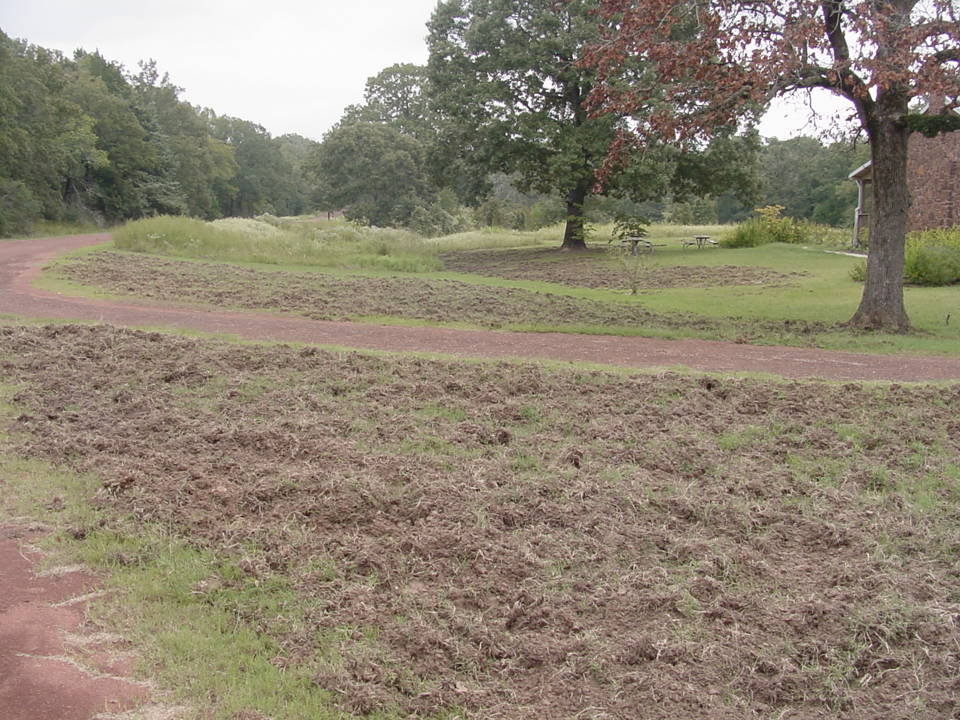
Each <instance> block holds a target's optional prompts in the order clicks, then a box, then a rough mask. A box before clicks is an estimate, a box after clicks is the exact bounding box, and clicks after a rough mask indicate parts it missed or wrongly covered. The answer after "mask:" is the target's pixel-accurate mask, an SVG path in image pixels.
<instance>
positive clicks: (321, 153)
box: [307, 122, 432, 226]
mask: <svg viewBox="0 0 960 720" xmlns="http://www.w3.org/2000/svg"><path fill="white" fill-rule="evenodd" d="M424 165H425V158H424V146H423V144H422V143H421V142H420V141H419V140H417V139H416V138H414V137H411V136H409V135H404V134H402V133H401V132H400V131H399V130H397V129H396V128H395V127H392V126H391V125H385V124H380V123H369V122H352V123H344V124H340V125H338V126H337V127H335V128H334V129H333V130H331V131H330V132H328V133H327V134H326V135H325V136H324V138H323V142H322V143H320V145H319V146H317V148H316V149H315V151H314V152H313V154H312V155H311V157H310V159H309V161H308V162H307V168H308V172H310V173H311V174H312V175H313V176H314V177H315V178H316V179H317V181H318V182H319V184H320V186H321V187H322V188H323V191H324V197H323V199H324V202H325V204H326V205H327V206H328V207H330V208H338V209H339V208H346V209H347V210H346V212H347V216H348V217H350V218H352V219H356V220H360V221H363V222H367V223H370V224H373V225H380V226H390V225H402V224H405V223H407V222H408V221H409V220H410V217H411V215H412V214H413V211H414V209H415V208H416V207H417V206H418V205H421V204H424V203H427V202H428V201H429V200H430V198H431V196H432V190H431V188H430V184H429V182H428V180H427V177H426V173H425V170H424Z"/></svg>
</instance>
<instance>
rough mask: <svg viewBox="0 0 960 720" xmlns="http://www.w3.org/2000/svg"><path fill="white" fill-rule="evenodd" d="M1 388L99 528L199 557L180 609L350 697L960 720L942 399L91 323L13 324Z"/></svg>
mask: <svg viewBox="0 0 960 720" xmlns="http://www.w3.org/2000/svg"><path fill="white" fill-rule="evenodd" d="M0 379H2V381H3V382H5V383H17V391H16V394H15V398H14V401H15V403H16V406H17V408H18V410H17V412H18V413H19V415H18V417H17V419H16V421H15V423H14V425H15V428H16V429H17V431H18V434H19V435H18V436H19V437H20V438H21V441H20V450H19V451H20V452H21V453H24V454H29V455H33V456H38V457H43V458H48V459H52V460H55V461H57V462H61V463H66V464H69V465H71V466H73V467H76V468H79V469H92V470H95V471H96V472H98V473H99V474H100V475H101V476H102V478H103V483H104V485H103V488H102V490H101V491H100V493H99V494H98V499H97V502H99V503H100V504H102V505H103V506H104V507H105V508H106V509H107V510H108V511H109V512H110V513H113V514H114V515H115V516H116V517H119V516H120V515H122V514H132V516H133V517H135V518H136V519H137V522H138V523H142V524H143V525H144V526H145V527H146V526H147V525H149V524H152V523H160V524H162V525H163V526H165V527H167V528H169V529H170V531H171V532H173V533H175V534H176V535H178V536H180V537H183V538H186V539H187V540H188V541H189V542H191V543H193V544H196V545H199V546H202V547H206V548H210V549H212V550H214V551H215V552H216V553H217V554H218V555H219V556H220V557H222V558H223V560H224V563H225V566H224V569H223V570H222V571H221V572H219V573H218V574H216V575H213V576H211V577H209V578H206V579H205V580H204V581H203V582H202V583H200V584H198V586H197V587H196V588H195V592H194V593H192V594H191V597H192V599H191V601H192V602H200V603H210V604H213V605H217V606H218V607H222V606H228V607H235V610H236V616H237V618H238V619H239V621H241V622H243V623H244V624H245V625H247V626H251V627H253V628H255V629H257V630H258V631H259V632H261V633H264V634H268V635H271V636H273V637H276V638H277V639H278V641H279V644H280V647H281V648H282V653H281V654H280V655H278V657H277V658H276V662H277V663H280V664H282V665H283V666H284V667H289V668H293V669H298V670H306V671H307V672H308V673H309V674H310V677H312V678H313V683H314V685H315V687H316V691H317V692H318V693H328V694H329V700H330V702H331V703H332V704H334V705H336V706H337V707H339V708H341V709H343V710H345V711H349V712H351V713H354V714H357V715H362V714H364V713H369V712H373V711H376V710H379V711H381V714H380V715H378V717H397V718H400V717H408V716H410V715H413V716H416V717H469V718H543V717H547V718H568V717H575V716H578V717H583V718H598V719H599V718H624V719H625V718H637V717H651V718H653V717H656V718H666V717H684V718H690V717H715V718H753V717H757V716H774V717H779V716H783V717H835V716H841V717H847V718H874V717H884V718H908V717H909V718H942V717H948V716H950V715H951V714H954V713H956V712H957V706H956V698H957V697H958V694H960V685H958V681H957V678H958V677H960V655H958V645H957V638H958V627H957V624H958V618H960V570H958V568H957V565H956V554H957V551H958V549H960V523H958V511H957V507H958V505H957V503H958V500H960V424H958V420H957V416H956V407H957V404H958V403H960V387H958V386H956V385H951V386H945V387H899V386H883V387H877V388H864V387H861V386H856V385H844V386H839V385H826V384H817V383H804V384H801V383H789V384H780V383H772V382H762V381H753V380H717V379H706V378H701V379H695V378H685V377H682V376H678V375H672V374H666V375H660V376H652V375H636V376H632V377H626V376H623V375H617V374H602V373H586V372H577V371H575V370H569V371H556V370H548V369H544V368H541V367H537V366H527V365H514V364H505V363H497V364H490V363H477V364H464V363H455V362H432V361H425V360H394V359H378V358H371V357H367V356H363V355H358V354H352V353H328V352H322V351H317V350H313V349H303V350H297V349H291V348H286V347H275V348H255V347H246V346H236V345H229V344H218V343H212V342H201V341H194V340H184V339H176V338H170V337H167V336H163V335H160V334H155V333H154V334H147V333H142V332H135V331H123V330H116V329H111V328H107V327H99V328H88V327H59V328H2V329H0ZM72 532H73V533H74V534H75V535H76V536H79V537H83V538H89V539H90V540H89V541H90V542H95V541H96V538H97V534H98V532H100V529H98V528H93V527H91V528H74V529H73V531H72ZM121 560H122V562H124V563H128V564H129V563H141V562H142V563H148V562H149V561H150V559H149V558H137V557H125V558H122V559H121ZM271 594H273V595H274V596H275V597H273V599H272V600H271ZM215 670H216V669H215V668H211V669H210V671H211V672H214V671H215Z"/></svg>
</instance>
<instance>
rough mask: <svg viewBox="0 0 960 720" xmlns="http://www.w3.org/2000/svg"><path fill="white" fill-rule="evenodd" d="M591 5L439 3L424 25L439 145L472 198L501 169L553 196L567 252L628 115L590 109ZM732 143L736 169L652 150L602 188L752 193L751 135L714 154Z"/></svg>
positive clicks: (641, 67) (635, 71) (525, 0)
mask: <svg viewBox="0 0 960 720" xmlns="http://www.w3.org/2000/svg"><path fill="white" fill-rule="evenodd" d="M594 9H595V3H593V2H588V1H587V0H568V1H566V2H556V1H555V0H443V1H442V2H440V3H439V4H438V6H437V9H436V10H435V11H434V14H433V16H432V17H431V20H430V22H429V23H428V29H429V35H428V40H427V42H428V46H429V50H430V59H429V63H428V71H429V72H428V80H429V84H428V88H429V92H430V96H431V101H432V112H433V113H434V116H435V118H436V123H437V129H438V134H439V136H440V138H441V141H440V145H441V146H445V147H447V148H455V149H456V150H457V151H458V157H459V158H460V160H461V163H462V164H461V165H460V166H458V170H463V171H465V172H468V173H471V174H472V176H473V177H472V181H471V182H469V183H466V185H467V186H468V187H470V188H473V189H474V191H475V193H476V194H477V195H479V194H481V192H480V191H482V190H485V189H486V188H485V184H484V183H485V180H486V179H487V178H488V177H489V176H490V175H491V174H493V173H498V172H500V173H507V174H509V175H510V176H511V177H512V178H513V179H514V182H516V183H517V185H518V187H519V189H521V190H523V191H525V192H527V191H534V192H542V193H551V194H556V195H559V196H560V197H561V198H562V199H563V201H564V203H565V205H566V215H567V224H566V229H565V232H564V239H563V246H564V247H565V248H581V247H584V244H585V243H584V204H585V201H586V200H587V198H588V197H590V196H591V195H592V194H593V193H594V192H595V190H596V181H597V171H598V170H599V169H600V167H601V165H602V162H603V159H604V158H605V157H606V153H607V149H608V147H609V146H610V143H611V142H612V141H613V140H614V138H615V137H616V132H617V129H618V128H619V127H621V126H622V125H623V123H624V122H625V120H624V118H623V117H622V116H618V115H617V114H616V113H613V114H608V115H602V116H595V115H592V114H591V113H590V112H589V109H588V107H587V104H586V100H587V97H588V95H589V94H590V93H591V91H592V90H593V88H594V83H595V81H596V71H595V70H594V69H593V68H590V67H588V66H586V65H585V64H584V63H583V62H582V60H583V57H584V53H585V52H586V50H587V49H588V48H589V47H591V46H592V45H593V44H594V43H595V42H597V41H598V40H599V27H598V24H597V18H596V16H595V14H594ZM622 69H623V70H624V72H625V73H626V74H628V75H629V76H630V77H632V78H634V79H636V80H638V81H640V80H641V79H643V78H647V77H648V75H649V73H648V71H647V69H646V65H645V64H644V63H641V62H636V63H633V62H630V61H625V62H624V65H623V68H622ZM721 146H722V147H721ZM733 146H737V148H738V150H737V152H734V153H730V154H728V159H729V160H731V161H733V163H734V164H735V165H736V167H733V166H732V165H724V166H723V168H724V172H722V173H718V172H713V173H709V172H705V170H706V166H707V165H708V164H710V160H708V159H706V158H705V157H701V158H693V157H689V156H684V155H683V154H682V153H678V152H677V151H676V150H675V149H674V148H670V147H667V146H665V145H660V146H658V147H648V148H646V149H645V152H644V153H642V154H641V153H637V154H635V155H634V156H632V157H629V158H627V159H626V161H625V162H623V163H621V164H620V166H619V167H618V172H617V173H608V174H607V177H606V185H605V188H604V191H605V192H606V193H608V194H613V195H627V196H630V197H631V198H633V199H635V200H643V199H650V198H655V197H660V196H663V195H665V194H670V193H674V194H679V195H686V194H691V193H694V194H696V193H700V194H703V193H710V192H714V191H716V190H717V189H718V188H719V186H721V185H725V187H724V188H723V189H726V188H727V187H729V183H731V182H732V183H733V184H734V185H735V186H737V187H738V189H740V190H741V191H742V192H743V193H745V194H748V193H749V191H750V190H751V189H752V188H753V186H754V184H755V183H754V178H753V172H752V161H753V159H754V157H755V153H756V150H757V148H758V142H757V138H756V137H753V138H747V139H732V138H725V139H724V141H722V142H719V143H718V145H717V147H715V148H714V151H715V154H714V155H713V156H712V157H713V158H716V157H718V155H719V154H720V153H723V152H724V151H725V149H729V148H730V147H733ZM445 165H446V166H447V167H453V166H454V165H453V163H452V162H447V163H445ZM715 167H719V166H715ZM727 169H730V172H726V170H727Z"/></svg>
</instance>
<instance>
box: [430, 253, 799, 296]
mask: <svg viewBox="0 0 960 720" xmlns="http://www.w3.org/2000/svg"><path fill="white" fill-rule="evenodd" d="M690 252H695V251H693V250H691V251H690ZM440 259H441V260H442V261H443V265H444V267H445V268H446V269H447V270H453V271H456V272H462V273H473V274H475V275H486V276H489V277H501V278H507V279H511V280H539V281H542V282H551V283H559V284H561V285H569V286H572V287H588V288H602V289H606V290H629V289H630V287H631V285H632V282H633V278H632V272H628V271H627V268H625V267H623V265H622V263H621V262H619V261H618V260H617V255H616V254H615V251H613V250H611V248H589V249H588V250H586V251H584V252H577V253H559V252H557V250H556V248H517V249H513V250H464V251H458V252H447V253H442V254H441V255H440ZM626 262H627V263H628V266H630V267H632V266H631V265H630V264H631V263H632V262H633V258H629V257H628V258H626ZM639 262H641V263H643V262H644V258H643V257H641V258H640V260H639ZM803 276H804V273H782V272H779V271H777V270H774V269H772V268H758V267H738V266H736V265H719V266H712V265H711V266H706V265H677V266H665V267H660V266H657V267H641V268H640V269H639V271H638V273H637V278H636V281H637V287H638V289H639V291H640V292H643V291H644V290H665V289H668V288H680V287H722V286H734V285H760V286H765V287H783V286H784V285H788V284H791V283H794V282H796V280H797V278H800V277H803Z"/></svg>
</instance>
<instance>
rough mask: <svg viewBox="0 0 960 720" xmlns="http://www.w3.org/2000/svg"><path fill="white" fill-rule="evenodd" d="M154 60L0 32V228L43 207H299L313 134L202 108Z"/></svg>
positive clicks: (154, 210)
mask: <svg viewBox="0 0 960 720" xmlns="http://www.w3.org/2000/svg"><path fill="white" fill-rule="evenodd" d="M180 93H181V90H180V88H177V87H176V86H174V85H173V84H172V83H171V82H170V80H169V78H168V77H167V76H166V75H163V76H161V75H160V73H159V71H158V70H157V67H156V64H155V63H154V62H153V61H151V62H146V63H141V64H140V67H139V71H138V72H137V73H136V74H132V73H128V72H126V71H125V70H124V68H123V67H122V66H120V65H119V64H117V63H114V62H111V61H109V60H107V59H106V58H104V57H103V56H102V55H100V54H99V53H97V52H93V53H90V52H84V51H82V50H78V51H77V52H76V53H75V54H74V56H73V57H72V58H67V57H64V56H63V55H62V54H60V53H58V52H55V51H50V50H45V49H43V48H40V47H37V46H35V45H30V44H28V43H26V42H24V41H21V40H14V39H11V38H9V37H7V36H6V35H5V34H3V33H2V32H0V234H2V235H12V234H18V233H24V232H27V231H29V229H30V225H31V223H32V222H34V221H35V220H38V219H46V220H53V221H85V222H89V221H96V222H101V223H113V222H118V221H122V220H127V219H132V218H139V217H144V216H148V215H155V214H183V215H192V216H196V217H201V218H207V219H212V218H217V217H222V216H226V215H253V214H259V213H264V212H271V213H277V214H295V213H300V212H303V211H304V210H306V209H307V208H308V207H310V206H311V205H312V204H313V202H312V200H311V198H310V193H311V191H312V189H311V186H310V184H309V183H308V182H307V181H306V180H305V179H304V176H303V174H302V172H301V166H302V164H303V161H304V158H305V157H307V156H308V155H309V154H310V152H311V151H312V148H313V146H314V145H315V144H316V143H315V142H313V141H311V140H308V139H306V138H303V137H300V136H297V135H284V136H282V137H278V138H274V137H271V136H270V134H269V133H268V132H266V130H264V128H262V127H260V126H259V125H257V124H255V123H253V122H249V121H247V120H241V119H239V118H232V117H226V116H218V115H216V114H215V113H214V112H212V111H211V110H205V109H200V108H197V107H194V106H192V105H190V104H189V103H187V102H185V101H183V100H181V99H180Z"/></svg>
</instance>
